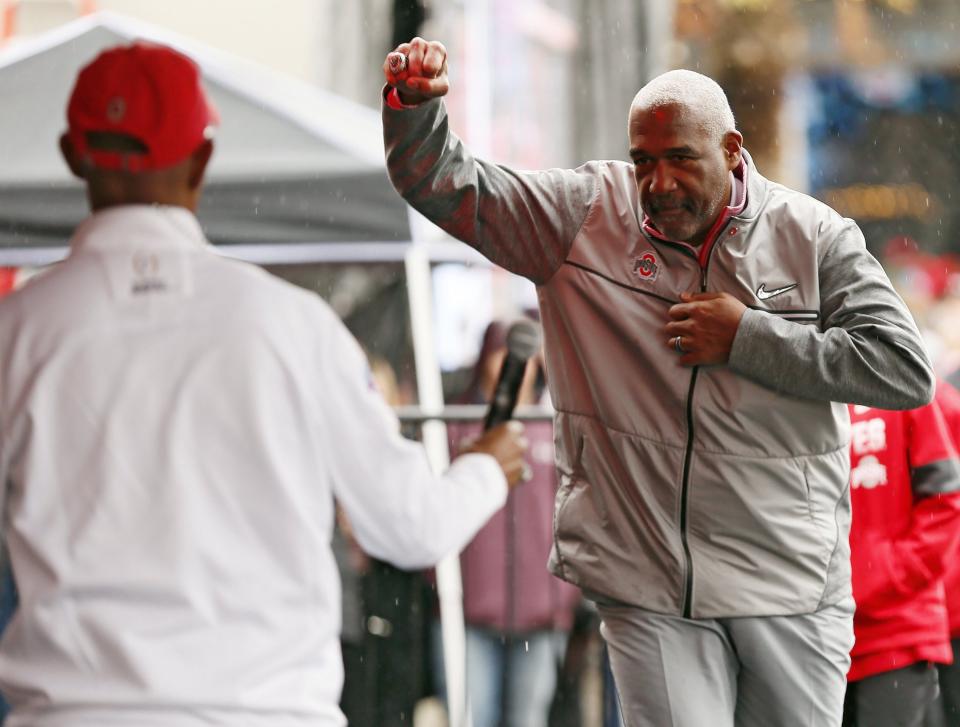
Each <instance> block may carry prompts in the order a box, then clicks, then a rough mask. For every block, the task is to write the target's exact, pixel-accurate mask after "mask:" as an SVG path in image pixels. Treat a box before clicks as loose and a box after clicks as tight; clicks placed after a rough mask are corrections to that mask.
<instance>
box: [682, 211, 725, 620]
mask: <svg viewBox="0 0 960 727" xmlns="http://www.w3.org/2000/svg"><path fill="white" fill-rule="evenodd" d="M726 228H727V225H726V224H724V225H723V226H722V227H721V228H720V229H719V230H717V236H716V237H715V238H714V239H713V241H712V244H711V245H710V249H709V250H708V251H707V257H706V260H704V261H703V263H701V262H700V259H699V257H695V259H696V260H697V264H698V265H699V266H700V292H701V293H705V292H707V270H708V268H709V267H710V260H711V258H713V251H714V250H715V249H716V248H717V245H719V244H720V241H721V240H722V237H721V232H723V231H724V230H726ZM733 229H736V228H733ZM704 244H707V243H704ZM699 373H700V367H699V366H694V367H693V371H692V372H691V374H690V387H689V388H688V389H687V407H686V409H687V412H686V413H687V447H686V450H685V451H684V455H683V474H682V477H681V480H680V543H681V545H682V546H683V559H684V565H685V566H686V578H685V579H684V586H683V599H682V601H681V612H682V613H683V617H684V618H692V610H693V556H692V554H691V553H690V543H689V540H688V536H687V500H688V498H689V495H690V463H691V461H692V459H693V391H694V389H695V388H696V385H697V374H699Z"/></svg>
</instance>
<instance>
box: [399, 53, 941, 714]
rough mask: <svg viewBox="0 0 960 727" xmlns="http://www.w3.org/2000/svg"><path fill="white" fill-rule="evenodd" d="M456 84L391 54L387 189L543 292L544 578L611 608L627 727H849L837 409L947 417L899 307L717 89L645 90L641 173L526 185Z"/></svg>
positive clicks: (683, 74)
mask: <svg viewBox="0 0 960 727" xmlns="http://www.w3.org/2000/svg"><path fill="white" fill-rule="evenodd" d="M447 71H448V69H447V58H446V50H445V49H444V47H443V45H442V44H441V43H438V42H428V41H425V40H423V39H421V38H416V39H414V40H413V41H411V42H410V43H404V44H401V45H400V46H398V47H397V49H396V50H395V51H394V52H393V53H391V54H388V56H387V57H386V58H385V59H384V64H383V72H384V76H385V78H386V83H387V85H386V87H385V88H384V95H383V105H382V117H383V126H384V144H385V150H386V157H387V167H388V172H389V173H390V177H391V180H392V182H393V184H394V186H395V187H396V189H397V190H398V192H399V193H400V194H401V195H402V196H403V197H404V198H405V199H406V200H407V202H409V203H410V204H411V205H412V206H413V207H414V208H416V209H417V210H418V211H419V212H421V213H422V214H423V215H425V216H426V217H427V218H428V219H430V220H431V221H433V222H434V223H436V224H437V225H439V226H440V227H441V228H443V229H444V230H446V231H447V232H449V233H450V234H452V235H453V236H455V237H457V238H459V239H461V240H463V241H465V242H467V243H468V244H470V245H472V246H474V247H476V248H477V249H478V250H479V251H480V252H481V253H483V254H485V255H486V256H487V257H488V258H490V259H491V260H492V261H493V262H494V263H497V264H499V265H501V266H502V267H504V268H506V269H507V270H509V271H511V272H514V273H516V274H519V275H523V276H525V277H527V278H529V279H530V280H532V281H533V282H534V283H535V284H536V285H537V294H538V300H539V304H540V314H541V318H542V321H543V326H544V350H545V358H546V366H547V369H548V371H549V373H550V377H549V381H548V385H549V387H550V394H551V399H552V402H553V405H554V407H555V408H556V412H557V415H556V424H555V426H556V431H557V437H556V440H557V467H558V470H559V472H560V476H561V486H560V491H559V493H558V495H557V505H556V514H555V520H554V522H555V528H554V529H555V538H554V547H553V550H552V552H551V558H550V564H551V568H552V569H553V572H554V573H555V574H557V575H558V576H560V577H561V578H563V579H565V580H568V581H570V582H572V583H576V584H577V585H579V586H580V587H581V588H582V589H583V591H584V594H585V595H586V596H587V597H588V598H591V599H593V600H595V601H596V602H597V604H598V608H599V611H600V615H601V618H602V622H603V625H602V629H603V635H604V638H605V639H606V641H607V644H608V646H609V650H610V659H611V664H612V668H613V673H614V677H615V680H616V685H617V691H618V693H619V696H620V702H621V705H622V707H623V716H624V720H625V722H626V724H627V725H629V727H640V726H641V725H643V726H646V725H652V726H653V727H661V726H662V725H667V724H671V725H674V726H675V727H703V725H707V724H709V725H711V726H712V727H732V726H733V725H736V726H737V727H748V726H752V725H763V726H764V727H767V726H768V725H777V727H832V726H835V725H839V724H840V721H841V718H842V712H843V697H844V692H845V689H846V673H847V670H848V668H849V663H850V662H849V659H850V649H851V647H852V646H853V608H854V604H853V599H852V597H851V583H850V559H849V542H848V532H849V513H850V510H849V507H850V500H849V492H848V484H849V443H848V441H847V436H848V430H849V415H848V413H847V408H846V406H845V405H844V403H856V404H864V405H870V406H878V407H883V408H887V409H913V408H916V407H919V406H923V405H925V404H927V403H929V401H930V400H931V399H932V397H933V390H934V378H933V372H932V370H931V365H930V361H929V357H928V355H927V353H926V351H925V348H924V345H923V342H922V340H921V338H920V335H919V333H918V331H917V329H916V326H915V325H914V323H913V320H912V318H911V316H910V314H909V312H908V311H907V310H906V308H905V306H904V305H903V301H901V300H900V298H899V297H897V295H896V294H895V293H894V291H893V289H892V287H891V285H890V281H889V280H888V279H887V276H886V275H885V273H884V271H883V269H882V268H881V267H880V265H879V264H878V263H877V261H876V260H875V259H874V258H873V257H872V256H871V255H870V254H869V253H868V252H867V250H866V246H865V243H864V239H863V235H862V234H861V232H860V230H859V229H858V228H857V226H856V224H855V223H854V222H853V221H851V220H848V219H844V218H843V217H841V216H840V215H839V214H837V213H836V212H835V211H834V210H832V209H830V208H829V207H827V206H826V205H824V204H823V203H821V202H818V201H817V200H814V199H812V198H810V197H808V196H806V195H803V194H801V193H799V192H795V191H793V190H790V189H787V188H785V187H783V186H781V185H779V184H775V183H774V182H771V181H769V180H767V179H765V178H764V177H763V176H762V175H761V174H760V172H759V171H758V170H757V169H756V167H755V165H754V163H753V161H752V159H751V157H750V155H749V153H748V152H747V151H746V150H745V149H744V148H743V137H742V135H741V134H740V132H739V131H738V130H737V129H736V125H735V120H734V118H733V114H732V112H731V111H730V106H729V103H728V101H727V99H726V96H725V94H724V92H723V90H722V89H721V88H720V87H719V86H718V85H717V84H716V83H715V82H714V81H712V80H711V79H709V78H707V77H705V76H703V75H701V74H698V73H694V72H692V71H670V72H668V73H666V74H663V75H661V76H659V77H657V78H655V79H653V80H652V81H651V82H650V83H648V84H647V85H646V86H644V87H643V88H642V89H641V90H640V91H639V93H638V94H637V95H636V97H635V98H634V100H633V103H632V105H631V109H630V114H629V119H628V124H627V136H628V140H629V145H630V150H629V154H630V158H631V163H627V162H623V161H595V162H589V163H587V164H585V165H583V166H581V167H579V168H578V169H551V170H545V171H517V170H513V169H510V168H507V167H505V166H502V165H497V164H492V163H489V162H485V161H483V160H479V159H476V158H475V157H474V156H473V155H472V154H471V153H470V151H469V150H468V149H467V148H466V147H465V146H464V145H463V144H462V143H461V141H460V140H459V139H458V138H457V137H456V136H455V135H454V134H453V133H452V131H451V129H450V126H449V121H448V118H447V116H446V111H445V108H444V104H443V101H442V97H443V96H444V95H445V94H446V93H447V91H448V90H449V75H448V72H447ZM467 80H468V81H469V79H467ZM839 402H844V403H839Z"/></svg>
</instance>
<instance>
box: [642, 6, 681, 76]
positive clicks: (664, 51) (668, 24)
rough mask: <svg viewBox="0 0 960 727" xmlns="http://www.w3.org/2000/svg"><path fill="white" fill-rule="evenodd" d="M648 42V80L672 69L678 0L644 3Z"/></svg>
mask: <svg viewBox="0 0 960 727" xmlns="http://www.w3.org/2000/svg"><path fill="white" fill-rule="evenodd" d="M644 16H645V20H646V23H645V26H646V27H645V28H644V30H645V33H644V35H645V39H646V42H647V80H650V79H652V78H654V77H655V76H659V75H660V74H661V73H664V72H665V71H668V70H670V51H671V49H672V47H673V41H674V38H675V37H676V31H675V23H676V0H647V2H645V3H644Z"/></svg>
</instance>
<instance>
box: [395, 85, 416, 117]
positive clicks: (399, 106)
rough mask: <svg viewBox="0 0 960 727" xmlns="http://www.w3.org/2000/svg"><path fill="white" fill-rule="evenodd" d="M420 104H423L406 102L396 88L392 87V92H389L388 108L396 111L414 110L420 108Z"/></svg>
mask: <svg viewBox="0 0 960 727" xmlns="http://www.w3.org/2000/svg"><path fill="white" fill-rule="evenodd" d="M420 103H421V102H419V101H418V102H416V103H407V102H405V101H404V100H403V97H402V96H401V95H400V91H399V90H398V89H397V87H396V86H391V87H390V90H389V91H388V92H387V106H389V107H390V108H392V109H394V110H396V111H401V110H403V109H414V108H416V107H417V106H419V105H420Z"/></svg>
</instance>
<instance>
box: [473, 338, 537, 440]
mask: <svg viewBox="0 0 960 727" xmlns="http://www.w3.org/2000/svg"><path fill="white" fill-rule="evenodd" d="M539 349H540V326H538V325H537V324H536V323H534V322H533V321H531V320H526V319H523V320H519V321H517V322H516V323H514V324H513V325H512V326H510V330H509V331H507V355H506V357H505V358H504V359H503V366H502V367H501V369H500V378H499V379H497V387H496V388H495V389H494V390H493V397H492V398H491V399H490V408H489V409H488V410H487V416H486V418H485V419H484V420H483V428H484V430H487V429H491V428H492V427H495V426H497V425H498V424H502V423H503V422H505V421H508V420H509V419H510V417H512V416H513V410H514V408H515V407H516V406H517V394H518V393H519V392H520V384H521V383H523V374H524V372H525V371H526V369H527V359H529V358H530V357H531V356H533V355H534V354H535V353H536V352H537V351H538V350H539Z"/></svg>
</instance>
